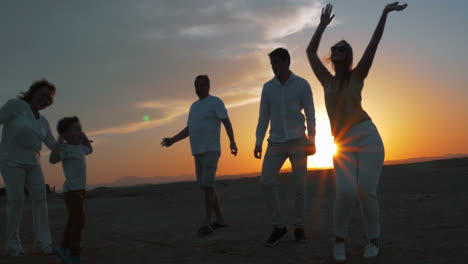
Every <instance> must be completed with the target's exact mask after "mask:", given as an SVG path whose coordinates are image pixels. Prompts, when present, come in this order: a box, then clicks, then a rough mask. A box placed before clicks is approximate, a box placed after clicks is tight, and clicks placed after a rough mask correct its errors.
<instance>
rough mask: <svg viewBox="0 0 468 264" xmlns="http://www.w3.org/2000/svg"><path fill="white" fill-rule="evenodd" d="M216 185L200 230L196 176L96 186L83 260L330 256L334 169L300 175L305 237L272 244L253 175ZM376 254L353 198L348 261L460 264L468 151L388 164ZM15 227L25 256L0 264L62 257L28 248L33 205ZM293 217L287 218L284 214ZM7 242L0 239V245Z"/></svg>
mask: <svg viewBox="0 0 468 264" xmlns="http://www.w3.org/2000/svg"><path fill="white" fill-rule="evenodd" d="M290 179H291V177H290V174H289V173H286V174H282V175H281V176H280V177H279V179H278V187H279V195H280V199H281V201H282V209H283V212H284V215H292V210H293V208H292V198H293V194H292V193H291V190H292V185H291V183H292V181H291V180H290ZM217 191H218V193H219V195H220V197H221V203H222V206H223V209H224V212H225V215H226V219H227V221H228V223H229V224H230V227H228V228H226V229H224V230H217V231H215V232H214V233H213V234H212V235H210V236H207V237H203V238H202V237H199V236H198V235H197V232H196V231H197V227H198V224H199V223H200V221H201V219H202V216H203V210H202V205H203V204H202V195H201V192H200V190H198V189H197V187H196V185H195V184H194V183H174V184H163V185H152V186H141V187H128V188H109V189H106V188H102V189H98V190H96V191H93V192H91V193H90V198H89V199H88V200H87V202H86V203H87V204H86V206H87V208H86V210H87V223H86V229H85V232H84V240H83V243H82V245H83V252H82V254H83V260H84V261H86V262H85V263H88V264H97V263H104V264H106V263H134V264H137V263H191V264H193V263H236V264H238V263H310V264H312V263H328V258H329V256H330V255H331V248H332V245H333V234H332V232H331V230H332V229H331V224H332V209H333V200H334V192H335V191H334V178H333V173H332V171H331V170H323V171H311V172H309V174H308V177H307V191H308V196H307V210H306V212H307V219H306V235H307V237H308V238H309V240H308V242H306V243H304V244H297V243H296V242H295V241H294V237H293V232H294V229H293V226H292V225H291V224H290V225H289V226H288V227H289V234H288V235H287V238H286V239H285V240H283V241H282V242H281V243H280V244H279V245H277V246H276V247H273V248H268V247H265V246H264V245H263V242H264V240H265V239H266V238H267V237H268V235H269V233H270V232H271V226H270V220H269V217H268V214H267V211H266V208H265V204H264V200H263V196H262V192H261V189H260V186H259V184H258V178H244V179H238V180H224V181H220V182H218V184H217ZM379 193H380V204H381V219H382V221H381V223H382V255H381V256H379V257H378V258H376V259H374V260H371V261H365V260H363V259H362V258H361V257H360V254H361V252H362V248H363V246H364V245H365V242H366V241H365V238H364V235H363V230H362V225H361V221H360V210H359V207H358V204H357V203H356V206H355V210H354V211H353V219H352V222H351V225H350V234H349V237H350V238H349V239H348V242H347V251H348V252H347V253H348V262H347V263H434V264H435V263H466V261H467V259H468V240H467V239H466V238H467V237H468V158H462V159H452V160H443V161H433V162H425V163H414V164H405V165H393V166H386V167H385V168H384V171H383V174H382V177H381V184H380V189H379ZM26 204H27V206H26V209H25V213H24V217H23V225H22V227H21V237H22V240H23V245H24V248H25V250H26V253H27V256H25V257H16V258H13V257H6V256H5V255H4V251H2V255H1V256H0V263H8V264H20V263H21V264H22V263H38V264H42V263H60V261H58V260H57V259H56V257H55V256H39V255H34V254H33V253H32V252H31V251H32V240H33V237H32V236H33V235H32V231H31V225H32V223H31V221H32V220H31V210H30V205H29V204H30V202H29V200H28V201H26ZM4 207H5V198H4V197H1V198H0V234H1V237H4V236H3V234H4V230H3V229H4V221H5V215H4V213H5V212H4V211H5V210H4ZM49 216H50V225H51V231H52V235H53V239H54V241H55V242H57V241H60V236H61V233H62V230H63V226H64V223H65V220H66V210H65V205H64V202H63V200H62V199H61V198H60V197H58V196H49ZM288 221H289V222H291V218H288ZM4 247H5V243H4V240H3V239H0V248H1V249H2V250H4Z"/></svg>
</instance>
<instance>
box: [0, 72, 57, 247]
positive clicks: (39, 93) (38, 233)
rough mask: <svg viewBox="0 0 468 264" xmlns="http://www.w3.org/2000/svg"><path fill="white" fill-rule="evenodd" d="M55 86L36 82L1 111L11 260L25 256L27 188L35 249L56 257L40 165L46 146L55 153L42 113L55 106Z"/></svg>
mask: <svg viewBox="0 0 468 264" xmlns="http://www.w3.org/2000/svg"><path fill="white" fill-rule="evenodd" d="M55 90H56V89H55V86H54V85H53V84H52V83H50V82H48V81H47V80H39V81H36V82H34V83H33V84H32V85H31V87H30V88H29V90H28V91H27V92H23V93H21V94H20V95H19V96H18V98H17V99H11V100H8V101H7V102H6V103H5V104H4V105H3V106H2V107H1V108H0V125H2V126H3V129H2V137H1V142H0V172H1V174H2V177H3V182H4V183H5V189H6V194H7V195H6V196H7V207H6V228H5V235H6V246H7V253H8V255H10V256H21V255H24V251H23V247H22V245H21V239H20V237H19V228H20V225H21V218H22V215H23V204H24V198H25V197H24V188H25V187H26V188H27V189H28V191H29V193H30V195H31V201H32V214H33V230H34V233H35V243H34V247H35V249H36V250H37V251H39V252H40V253H42V254H46V255H49V254H54V253H55V252H54V249H53V248H52V247H51V244H52V240H51V235H50V229H49V220H48V218H49V217H48V208H47V196H46V190H45V183H44V175H43V173H42V168H41V164H40V151H41V148H42V143H45V145H46V146H47V147H48V148H49V149H52V148H53V147H54V146H55V143H56V141H55V139H54V136H53V135H52V132H51V130H50V127H49V122H48V121H47V119H45V117H43V116H42V115H41V114H40V113H39V111H40V110H43V109H45V108H47V107H49V106H50V105H51V104H52V103H53V99H54V95H55Z"/></svg>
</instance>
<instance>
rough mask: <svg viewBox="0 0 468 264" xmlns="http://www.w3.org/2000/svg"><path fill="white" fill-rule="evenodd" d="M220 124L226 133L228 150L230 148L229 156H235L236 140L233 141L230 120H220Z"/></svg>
mask: <svg viewBox="0 0 468 264" xmlns="http://www.w3.org/2000/svg"><path fill="white" fill-rule="evenodd" d="M221 122H223V125H224V128H225V129H226V133H227V135H228V137H229V141H230V146H229V147H230V148H231V154H232V155H234V156H236V155H237V145H236V140H235V139H234V130H233V129H232V124H231V120H229V118H225V119H222V120H221Z"/></svg>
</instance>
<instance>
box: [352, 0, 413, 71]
mask: <svg viewBox="0 0 468 264" xmlns="http://www.w3.org/2000/svg"><path fill="white" fill-rule="evenodd" d="M407 6H408V5H407V4H404V5H398V2H395V3H393V4H389V5H387V6H386V7H385V8H384V10H383V12H382V15H381V16H380V20H379V23H378V24H377V27H376V28H375V31H374V34H373V35H372V38H371V40H370V42H369V44H368V45H367V48H366V50H365V51H364V54H363V55H362V58H361V60H360V61H359V63H358V64H357V66H356V68H355V69H354V72H355V73H356V74H357V75H358V76H360V77H361V78H362V79H365V78H366V77H367V75H368V74H369V70H370V68H371V66H372V62H373V61H374V57H375V53H376V52H377V47H378V45H379V43H380V40H381V39H382V35H383V32H384V29H385V22H386V21H387V15H388V13H390V12H391V11H401V10H403V9H405V8H406V7H407Z"/></svg>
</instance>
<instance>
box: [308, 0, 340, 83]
mask: <svg viewBox="0 0 468 264" xmlns="http://www.w3.org/2000/svg"><path fill="white" fill-rule="evenodd" d="M332 9H333V6H332V5H330V4H327V6H326V7H325V8H322V15H321V16H320V24H319V25H318V27H317V29H316V30H315V33H314V36H313V37H312V39H311V40H310V43H309V46H308V47H307V58H308V59H309V63H310V66H311V67H312V70H313V71H314V73H315V76H317V78H318V79H319V81H320V83H321V84H322V85H323V84H324V83H325V81H326V80H327V79H329V78H331V77H332V75H331V73H330V72H329V71H328V70H327V68H326V67H325V66H324V65H323V63H322V61H321V60H320V58H319V56H318V54H317V51H318V47H319V44H320V39H321V38H322V34H323V32H324V31H325V28H326V27H327V26H328V24H330V22H331V21H332V20H333V18H334V17H335V15H333V16H332V15H331V12H332Z"/></svg>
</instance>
